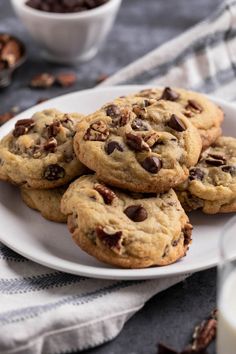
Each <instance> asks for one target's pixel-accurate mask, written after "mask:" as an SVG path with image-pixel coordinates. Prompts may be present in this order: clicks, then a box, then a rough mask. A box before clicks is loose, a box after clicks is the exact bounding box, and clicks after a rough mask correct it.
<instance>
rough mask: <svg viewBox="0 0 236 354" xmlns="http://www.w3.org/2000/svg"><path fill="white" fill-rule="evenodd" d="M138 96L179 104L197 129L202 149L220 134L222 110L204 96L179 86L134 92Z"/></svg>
mask: <svg viewBox="0 0 236 354" xmlns="http://www.w3.org/2000/svg"><path fill="white" fill-rule="evenodd" d="M136 95H137V96H139V97H146V98H153V99H162V100H166V101H170V102H175V103H177V104H179V105H180V107H181V111H182V113H183V114H184V115H185V116H186V117H187V118H188V119H189V120H190V121H191V123H192V124H193V125H194V126H195V127H196V128H197V129H198V131H199V133H200V135H201V138H202V145H203V149H206V148H207V147H208V146H210V145H211V144H212V143H213V142H214V141H215V140H216V139H217V138H218V137H219V136H220V135H221V123H222V121H223V118H224V113H223V111H222V110H221V109H220V108H219V107H218V106H217V105H216V104H214V103H213V102H211V101H210V100H209V99H208V98H207V97H206V96H204V95H203V94H200V93H198V92H193V91H188V90H184V89H180V88H173V89H172V88H170V87H166V88H164V89H147V90H143V91H141V92H139V93H138V94H136Z"/></svg>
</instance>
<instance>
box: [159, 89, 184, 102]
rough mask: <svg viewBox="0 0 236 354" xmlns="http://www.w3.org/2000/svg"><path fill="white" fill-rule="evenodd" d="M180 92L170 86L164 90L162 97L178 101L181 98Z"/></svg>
mask: <svg viewBox="0 0 236 354" xmlns="http://www.w3.org/2000/svg"><path fill="white" fill-rule="evenodd" d="M179 96H180V95H179V94H178V92H176V91H174V90H172V89H171V88H170V87H166V88H165V89H164V91H163V92H162V96H161V99H162V100H167V101H177V100H178V98H179Z"/></svg>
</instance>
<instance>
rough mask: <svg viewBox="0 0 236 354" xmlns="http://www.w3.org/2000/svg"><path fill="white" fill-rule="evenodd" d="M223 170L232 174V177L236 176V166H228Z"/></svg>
mask: <svg viewBox="0 0 236 354" xmlns="http://www.w3.org/2000/svg"><path fill="white" fill-rule="evenodd" d="M221 169H222V171H224V172H227V173H230V174H231V175H235V174H236V166H230V165H226V166H223V167H222V168H221Z"/></svg>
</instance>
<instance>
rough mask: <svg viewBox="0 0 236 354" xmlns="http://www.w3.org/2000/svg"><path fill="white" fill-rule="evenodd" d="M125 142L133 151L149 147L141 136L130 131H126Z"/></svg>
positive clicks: (147, 149)
mask: <svg viewBox="0 0 236 354" xmlns="http://www.w3.org/2000/svg"><path fill="white" fill-rule="evenodd" d="M126 143H127V145H128V146H129V147H130V148H131V149H132V150H134V151H139V152H141V151H144V150H146V151H149V150H150V148H149V146H148V144H147V143H145V142H144V140H143V139H142V137H141V136H139V135H135V134H132V133H126Z"/></svg>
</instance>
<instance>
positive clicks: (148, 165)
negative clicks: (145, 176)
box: [140, 156, 162, 173]
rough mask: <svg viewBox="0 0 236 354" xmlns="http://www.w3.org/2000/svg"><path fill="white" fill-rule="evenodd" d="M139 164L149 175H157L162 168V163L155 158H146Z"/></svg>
mask: <svg viewBox="0 0 236 354" xmlns="http://www.w3.org/2000/svg"><path fill="white" fill-rule="evenodd" d="M140 164H141V166H142V167H143V168H144V169H145V170H146V171H148V172H150V173H157V172H159V171H160V169H161V168H162V161H161V160H160V159H159V158H158V157H156V156H148V157H146V158H145V159H144V160H143V161H142V162H141V163H140Z"/></svg>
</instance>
